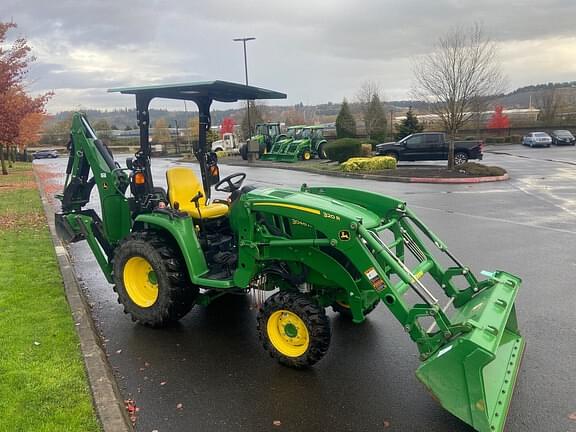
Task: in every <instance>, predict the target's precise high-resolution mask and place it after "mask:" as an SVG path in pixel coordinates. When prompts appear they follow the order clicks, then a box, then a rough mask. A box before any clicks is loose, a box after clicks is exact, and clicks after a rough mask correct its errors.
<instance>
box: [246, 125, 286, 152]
mask: <svg viewBox="0 0 576 432" xmlns="http://www.w3.org/2000/svg"><path fill="white" fill-rule="evenodd" d="M284 138H286V135H285V134H283V133H282V132H281V128H280V123H258V124H256V128H255V133H254V135H252V136H251V137H250V141H256V142H257V143H258V148H259V151H258V156H262V155H263V154H264V153H267V152H269V151H270V149H271V148H272V146H273V145H274V144H275V143H276V142H277V141H280V140H282V139H284ZM240 155H241V156H242V159H244V160H248V143H246V144H242V145H241V146H240Z"/></svg>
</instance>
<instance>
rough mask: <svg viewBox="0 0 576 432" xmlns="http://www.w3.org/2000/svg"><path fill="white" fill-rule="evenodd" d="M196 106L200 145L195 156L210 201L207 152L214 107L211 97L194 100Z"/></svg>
mask: <svg viewBox="0 0 576 432" xmlns="http://www.w3.org/2000/svg"><path fill="white" fill-rule="evenodd" d="M194 102H196V105H198V112H199V113H198V118H199V121H198V128H199V130H198V144H197V145H196V146H195V147H196V148H195V149H194V155H195V156H196V159H197V160H198V163H199V164H200V172H201V174H202V185H203V186H204V193H205V194H206V200H209V199H210V195H211V184H210V182H209V180H208V172H207V170H208V163H207V162H208V161H207V157H208V153H209V152H208V151H207V144H206V141H207V139H206V138H207V134H208V131H209V130H210V124H211V120H210V106H211V105H212V99H211V98H209V97H202V98H197V99H194Z"/></svg>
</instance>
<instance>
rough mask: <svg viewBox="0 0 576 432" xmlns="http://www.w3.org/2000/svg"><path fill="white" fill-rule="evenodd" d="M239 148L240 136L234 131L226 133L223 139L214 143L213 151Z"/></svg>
mask: <svg viewBox="0 0 576 432" xmlns="http://www.w3.org/2000/svg"><path fill="white" fill-rule="evenodd" d="M234 150H238V138H236V135H234V134H233V133H225V134H224V135H223V136H222V139H221V140H218V141H214V142H213V143H212V151H214V152H218V151H234Z"/></svg>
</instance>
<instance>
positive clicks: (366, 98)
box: [355, 80, 382, 138]
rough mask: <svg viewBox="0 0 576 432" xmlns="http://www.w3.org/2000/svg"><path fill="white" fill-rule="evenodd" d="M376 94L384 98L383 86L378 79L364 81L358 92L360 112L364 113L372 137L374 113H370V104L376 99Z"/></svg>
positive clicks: (365, 123) (367, 128) (367, 129)
mask: <svg viewBox="0 0 576 432" xmlns="http://www.w3.org/2000/svg"><path fill="white" fill-rule="evenodd" d="M374 96H376V98H377V99H378V100H379V101H381V100H382V88H381V87H380V84H379V83H377V82H376V81H370V80H367V81H364V82H363V83H362V85H361V86H360V88H359V89H358V91H357V92H356V98H355V99H356V102H357V103H358V105H359V106H360V112H361V114H362V121H363V122H364V127H365V128H366V135H368V137H369V138H370V135H371V134H372V123H373V119H372V117H373V116H372V115H371V113H370V104H371V103H372V100H373V99H374Z"/></svg>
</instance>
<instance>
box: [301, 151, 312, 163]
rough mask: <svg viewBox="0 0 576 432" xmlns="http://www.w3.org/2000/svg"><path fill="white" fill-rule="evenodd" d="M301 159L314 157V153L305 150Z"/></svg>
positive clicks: (305, 159)
mask: <svg viewBox="0 0 576 432" xmlns="http://www.w3.org/2000/svg"><path fill="white" fill-rule="evenodd" d="M301 159H302V160H303V161H307V160H310V159H312V153H310V150H304V152H302V156H301Z"/></svg>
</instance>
